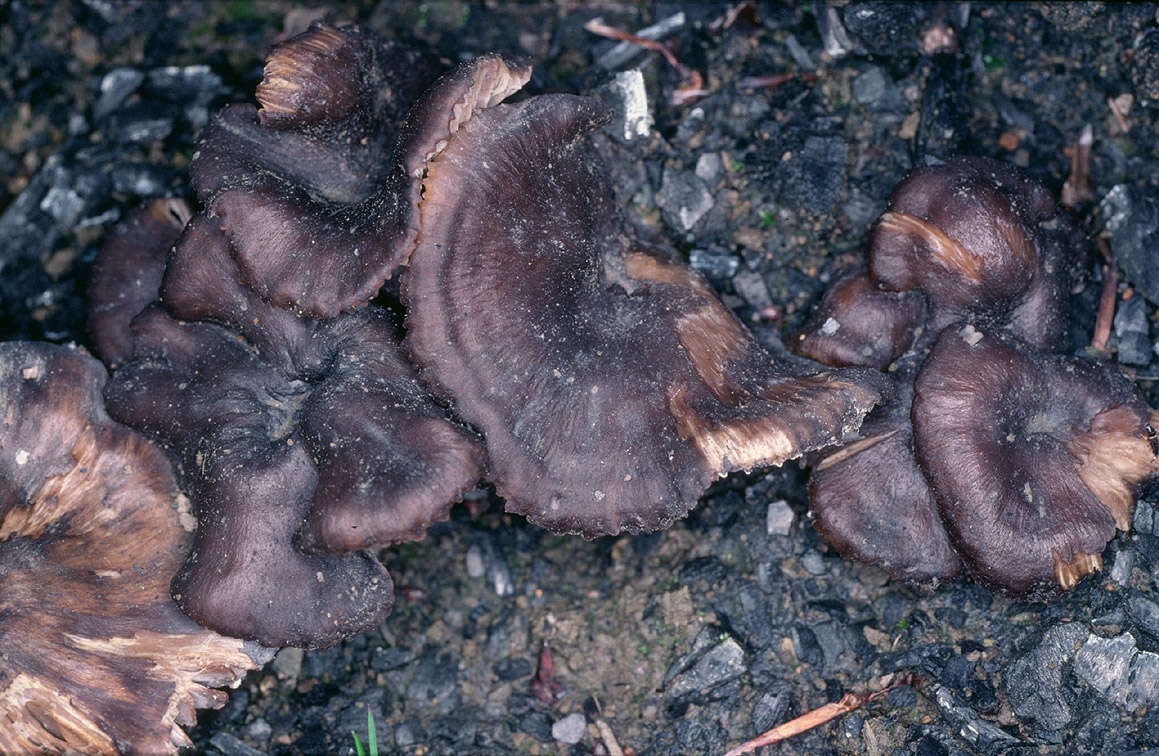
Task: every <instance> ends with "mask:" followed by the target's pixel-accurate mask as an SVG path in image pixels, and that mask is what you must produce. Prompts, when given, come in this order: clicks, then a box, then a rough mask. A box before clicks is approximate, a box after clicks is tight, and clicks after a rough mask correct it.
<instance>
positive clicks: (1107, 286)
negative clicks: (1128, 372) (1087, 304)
mask: <svg viewBox="0 0 1159 756" xmlns="http://www.w3.org/2000/svg"><path fill="white" fill-rule="evenodd" d="M1096 243H1097V244H1098V246H1099V251H1100V252H1102V253H1103V260H1104V261H1105V262H1104V264H1103V292H1102V294H1101V295H1100V296H1099V313H1098V315H1097V316H1095V335H1094V337H1093V338H1092V339H1091V348H1092V349H1094V350H1095V351H1098V352H1102V353H1103V354H1106V352H1107V341H1108V340H1109V339H1110V338H1111V323H1112V322H1113V321H1114V319H1115V300H1116V299H1117V298H1118V291H1119V269H1118V267H1116V266H1115V260H1114V255H1113V253H1112V252H1111V245H1110V244H1108V243H1107V240H1106V239H1099V240H1098V241H1097V242H1096Z"/></svg>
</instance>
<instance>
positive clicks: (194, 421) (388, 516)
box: [106, 218, 482, 646]
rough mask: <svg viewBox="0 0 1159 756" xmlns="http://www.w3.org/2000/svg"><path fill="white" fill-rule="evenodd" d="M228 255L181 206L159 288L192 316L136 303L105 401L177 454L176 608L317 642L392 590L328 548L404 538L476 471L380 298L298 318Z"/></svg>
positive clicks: (354, 558)
mask: <svg viewBox="0 0 1159 756" xmlns="http://www.w3.org/2000/svg"><path fill="white" fill-rule="evenodd" d="M230 263H231V261H230V260H229V257H228V253H227V250H226V247H225V244H224V237H223V236H222V235H221V234H220V232H218V231H217V230H216V228H215V225H214V223H213V221H212V220H211V219H207V218H199V219H195V220H194V221H192V222H191V223H190V225H189V227H188V229H187V231H186V233H185V235H184V236H183V237H182V241H181V242H180V243H178V245H177V246H176V247H175V249H174V252H173V256H172V258H171V261H170V267H169V272H168V273H167V274H166V280H165V285H164V287H163V289H164V295H163V300H164V302H165V303H166V304H167V305H171V307H172V309H175V310H177V311H178V312H179V313H183V314H190V313H193V314H196V315H198V316H200V317H202V318H204V319H203V320H201V321H181V320H177V319H175V318H173V317H171V316H170V315H169V314H168V313H167V312H166V311H165V310H164V309H163V308H162V307H160V306H156V305H155V306H153V307H151V308H149V309H147V310H146V311H145V312H143V313H142V314H141V315H140V316H138V318H137V319H136V320H135V321H134V322H133V330H134V334H135V352H134V357H133V359H131V360H128V361H126V363H125V364H124V365H123V366H122V367H121V368H120V369H119V370H118V371H117V372H116V373H115V374H114V377H113V379H112V381H111V382H110V384H109V388H108V389H107V391H106V398H107V401H108V406H109V411H110V412H111V413H113V414H114V415H115V416H116V417H119V418H121V419H123V420H124V421H125V422H128V423H130V424H132V425H133V426H134V427H137V428H140V429H141V430H144V431H146V432H148V433H150V434H153V435H154V436H156V437H158V438H160V439H161V440H163V441H164V442H165V443H166V445H167V446H168V447H169V448H170V449H171V450H172V452H173V454H174V456H175V457H176V458H177V459H178V460H179V469H180V470H181V472H182V474H183V481H184V485H185V487H186V488H187V490H189V492H190V494H191V497H192V499H193V501H194V508H195V512H196V515H197V519H198V523H199V527H198V532H197V540H196V542H195V543H194V547H193V550H192V552H191V553H190V555H189V558H188V559H187V560H186V563H185V565H184V567H183V568H182V570H181V571H180V573H179V574H178V575H177V577H176V579H175V580H174V584H173V589H174V593H175V597H177V600H178V603H179V604H180V605H181V607H182V609H184V610H185V611H186V612H188V613H189V614H190V616H192V617H194V618H195V619H197V620H198V621H199V622H202V623H203V624H206V625H208V626H210V627H214V628H216V629H219V630H221V631H222V632H228V633H231V634H235V635H240V636H242V637H247V638H253V639H255V640H259V641H261V642H262V643H264V644H266V645H302V646H321V645H328V644H332V643H335V642H337V641H338V640H340V639H341V638H342V637H344V636H346V635H349V634H352V633H354V632H359V631H361V630H364V629H366V628H368V627H372V626H374V625H376V624H378V623H379V622H380V621H381V620H382V619H383V618H384V617H385V616H386V614H387V613H388V612H389V609H390V605H391V601H392V599H391V585H390V580H389V577H388V576H387V575H386V572H385V571H384V570H383V569H382V567H381V566H380V565H379V564H378V563H377V562H376V561H374V560H373V559H370V558H369V557H366V556H363V555H360V554H351V555H347V554H342V553H340V552H350V551H354V550H357V549H363V548H369V547H372V546H380V545H385V544H389V543H394V542H397V541H401V540H413V539H417V538H421V537H422V536H423V534H424V532H425V529H426V528H427V527H428V526H429V525H430V524H431V523H432V522H434V521H437V520H443V519H447V517H448V516H449V510H450V507H451V505H452V504H453V503H454V502H455V501H457V500H458V499H459V497H460V496H461V495H462V493H463V491H464V490H465V489H467V488H468V487H470V486H471V485H473V484H474V483H475V482H476V481H477V480H478V478H479V475H480V470H481V467H482V464H481V461H482V450H481V448H480V447H479V445H478V443H477V442H476V441H475V440H474V438H472V437H471V436H470V435H469V434H468V433H467V432H466V431H464V430H462V429H460V428H458V427H457V426H454V425H452V424H451V423H450V422H449V421H447V420H446V418H445V417H444V413H443V411H442V410H441V409H440V408H439V407H437V406H436V405H435V404H434V403H433V402H432V401H431V400H430V398H429V395H428V394H427V392H426V390H425V389H424V388H423V387H422V386H421V385H420V384H419V383H418V381H417V378H416V376H415V373H414V370H413V368H411V367H410V365H409V364H408V363H407V362H406V361H405V360H404V359H403V357H402V355H401V352H400V346H399V343H398V341H397V340H396V338H395V336H394V331H393V326H392V325H391V323H390V321H389V318H388V317H387V315H386V314H385V313H384V312H383V311H382V310H380V309H379V308H377V307H373V306H369V307H364V308H363V309H361V310H359V311H358V312H356V313H350V314H348V315H344V316H341V317H339V318H335V319H326V320H311V319H307V318H299V317H297V316H295V315H294V314H293V313H290V312H288V311H285V310H280V309H278V308H276V307H273V306H272V305H270V304H268V303H266V302H263V301H262V300H261V299H260V298H258V297H257V296H256V295H255V294H254V293H253V292H251V291H249V290H247V289H245V288H244V287H242V286H239V285H238V284H237V283H236V281H235V280H233V279H232V277H231V276H230V275H229V271H230V270H231V269H232V266H231V264H230ZM219 279H220V280H219ZM186 285H188V286H189V287H191V288H187V287H186ZM199 289H200V290H204V291H206V292H207V294H206V296H204V297H203V298H202V299H200V300H198V299H196V298H195V297H194V296H193V292H195V291H197V290H199ZM210 319H215V320H216V321H217V322H216V323H215V322H210ZM219 323H221V325H219ZM232 325H236V326H237V328H236V330H234V329H233V328H230V327H227V326H232ZM239 331H240V333H239Z"/></svg>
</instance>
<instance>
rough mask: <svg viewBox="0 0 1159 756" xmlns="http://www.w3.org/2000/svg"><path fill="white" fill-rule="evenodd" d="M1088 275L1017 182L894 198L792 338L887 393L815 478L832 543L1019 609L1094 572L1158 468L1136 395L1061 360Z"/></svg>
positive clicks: (1013, 175)
mask: <svg viewBox="0 0 1159 756" xmlns="http://www.w3.org/2000/svg"><path fill="white" fill-rule="evenodd" d="M1087 263H1088V261H1087V244H1086V242H1085V240H1084V238H1083V236H1082V234H1081V233H1079V231H1078V230H1077V229H1076V227H1075V226H1074V224H1073V223H1072V222H1071V221H1070V220H1069V218H1068V216H1067V214H1066V211H1065V210H1062V209H1060V208H1059V207H1057V206H1056V204H1055V203H1054V201H1053V199H1052V198H1051V195H1050V193H1049V192H1048V191H1047V189H1046V188H1045V187H1043V186H1042V185H1041V184H1039V183H1037V182H1036V181H1034V180H1032V179H1030V178H1029V177H1027V176H1026V175H1025V174H1023V173H1022V172H1020V171H1018V170H1017V169H1016V168H1014V167H1012V166H1010V165H1007V164H1005V163H1001V162H998V161H995V160H989V159H985V158H955V159H952V160H950V161H948V162H946V163H943V164H940V165H934V166H927V167H925V168H921V169H919V170H916V171H914V172H913V173H912V174H910V175H909V176H908V177H907V178H906V179H905V180H904V181H903V182H902V183H901V184H900V185H899V186H898V187H897V189H896V190H895V192H894V194H893V197H892V199H891V202H890V206H889V209H888V210H887V211H886V212H885V213H884V214H883V215H882V216H881V218H880V219H879V220H878V221H877V224H876V226H875V227H874V229H873V232H872V235H871V238H870V244H869V263H868V269H867V270H866V269H855V270H852V271H848V272H846V273H845V274H844V275H841V276H839V277H838V279H837V280H836V281H835V282H834V283H833V285H832V286H831V288H830V289H829V290H828V291H827V292H826V293H825V296H824V297H823V299H822V302H821V305H820V307H819V309H818V310H817V312H815V313H814V315H813V317H812V318H811V319H810V321H809V322H808V323H806V324H805V326H804V327H803V328H802V329H801V331H800V332H799V333H798V334H796V337H795V339H794V344H795V346H796V349H797V350H798V351H799V352H800V353H802V354H805V355H808V356H810V357H812V358H814V359H816V360H818V361H819V362H822V363H825V364H829V365H860V366H865V367H872V368H876V369H878V370H883V371H888V374H889V375H890V377H891V378H892V380H893V381H894V383H895V385H896V389H895V396H894V398H893V399H891V400H889V401H887V402H886V403H885V404H883V405H882V406H881V407H878V408H877V409H875V410H874V411H873V413H871V414H870V415H869V417H867V418H866V421H865V423H864V424H863V425H862V427H861V431H860V438H859V439H857V440H856V441H854V442H852V443H850V444H848V445H846V446H845V447H843V448H840V449H838V450H837V451H834V452H831V453H829V454H828V455H827V456H825V457H823V458H822V459H820V461H818V462H817V463H816V464H815V466H814V469H813V475H812V478H811V481H810V486H809V495H810V500H811V503H812V509H813V514H814V524H815V527H816V528H817V530H818V531H819V532H820V533H821V535H822V537H823V538H825V540H827V541H828V542H829V543H830V544H832V545H833V546H834V547H835V548H837V550H838V551H840V552H841V553H842V554H845V555H846V556H850V557H853V558H855V559H859V560H862V561H866V562H869V563H872V564H876V565H878V566H880V567H882V568H883V569H884V570H885V571H886V572H888V573H889V574H890V575H891V576H893V577H895V578H899V579H903V580H912V581H925V580H932V579H950V578H954V577H957V576H958V575H959V574H961V573H963V572H966V573H968V574H970V575H971V576H972V577H974V578H975V579H976V580H978V581H979V582H982V583H984V584H986V585H988V586H991V587H993V588H998V589H1003V590H1008V591H1011V592H1015V593H1036V592H1039V593H1041V592H1045V591H1047V590H1048V589H1049V588H1051V587H1052V586H1057V587H1061V588H1063V589H1069V588H1072V587H1074V585H1075V584H1076V583H1077V581H1078V580H1079V579H1080V578H1081V577H1082V576H1084V575H1086V574H1089V573H1091V572H1093V571H1095V570H1098V569H1101V567H1102V558H1101V554H1102V551H1103V548H1104V547H1105V546H1106V544H1107V542H1108V541H1110V539H1111V538H1112V537H1113V536H1114V534H1115V531H1116V529H1118V530H1123V531H1126V530H1127V529H1128V528H1129V527H1130V523H1131V512H1132V508H1133V506H1134V501H1135V486H1136V485H1137V484H1139V483H1140V482H1141V481H1143V479H1144V478H1146V477H1148V476H1150V475H1153V474H1154V473H1155V472H1156V469H1157V467H1156V465H1157V462H1156V449H1155V438H1154V435H1153V431H1152V429H1151V428H1152V425H1151V424H1152V423H1153V422H1154V418H1153V414H1152V413H1151V411H1150V410H1149V408H1148V407H1147V405H1146V404H1145V403H1144V402H1143V399H1142V397H1141V396H1140V394H1139V392H1138V391H1137V390H1136V388H1135V386H1134V384H1133V383H1132V382H1131V381H1130V380H1129V379H1128V378H1127V377H1126V376H1125V375H1124V374H1123V373H1122V372H1121V371H1119V370H1118V369H1117V368H1116V367H1115V366H1113V365H1111V364H1109V363H1107V362H1105V361H1097V360H1092V359H1085V358H1076V357H1071V356H1068V355H1067V354H1065V353H1064V350H1065V347H1066V346H1067V343H1068V342H1067V340H1068V323H1067V314H1068V296H1069V293H1070V291H1071V290H1072V288H1074V286H1075V284H1076V283H1078V281H1079V277H1080V276H1081V274H1082V272H1083V271H1084V269H1085V267H1086V265H1087Z"/></svg>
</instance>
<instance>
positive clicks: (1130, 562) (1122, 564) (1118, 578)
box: [1111, 548, 1135, 586]
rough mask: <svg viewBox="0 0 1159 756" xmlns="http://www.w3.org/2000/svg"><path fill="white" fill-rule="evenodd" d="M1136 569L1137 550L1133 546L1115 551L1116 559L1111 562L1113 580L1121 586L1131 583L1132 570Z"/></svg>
mask: <svg viewBox="0 0 1159 756" xmlns="http://www.w3.org/2000/svg"><path fill="white" fill-rule="evenodd" d="M1134 569H1135V550H1134V549H1132V548H1125V549H1119V550H1116V551H1115V556H1114V561H1113V562H1112V564H1111V580H1114V581H1115V582H1116V583H1117V584H1119V585H1121V586H1127V585H1130V583H1131V571H1132V570H1134Z"/></svg>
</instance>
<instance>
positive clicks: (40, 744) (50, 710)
mask: <svg viewBox="0 0 1159 756" xmlns="http://www.w3.org/2000/svg"><path fill="white" fill-rule="evenodd" d="M23 711H31V712H36V716H35V717H31V716H26V717H22V716H16V713H17V712H23ZM0 712H4V716H5V720H6V721H4V722H3V723H0V724H2V726H0V753H89V754H99V755H100V756H106V755H108V756H116V755H117V754H119V753H120V751H119V750H117V746H116V744H115V743H114V742H113V739H112V738H110V737H109V736H108V734H106V733H105V731H104V730H102V729H101V727H100V726H99V725H98V724H97V723H96V722H94V721H93V720H92V719H91V718H90V717H88V716H87V715H86V714H85V713H84V712H82V711H81V710H80V709H78V708H77V707H76V706H75V705H74V704H73V702H72V701H71V700H69V697H68V696H66V695H64V694H63V693H61V692H60V691H57V690H53V689H52V688H50V687H49V686H47V685H45V684H44V683H43V682H42V681H41V680H38V679H37V678H35V677H33V676H31V675H29V674H26V673H23V672H22V673H20V674H18V675H16V676H15V677H14V678H12V682H11V683H9V685H8V687H7V688H5V689H4V690H3V691H0ZM45 722H51V723H52V726H51V729H49V728H48V727H47V726H45V724H44V723H45Z"/></svg>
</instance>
